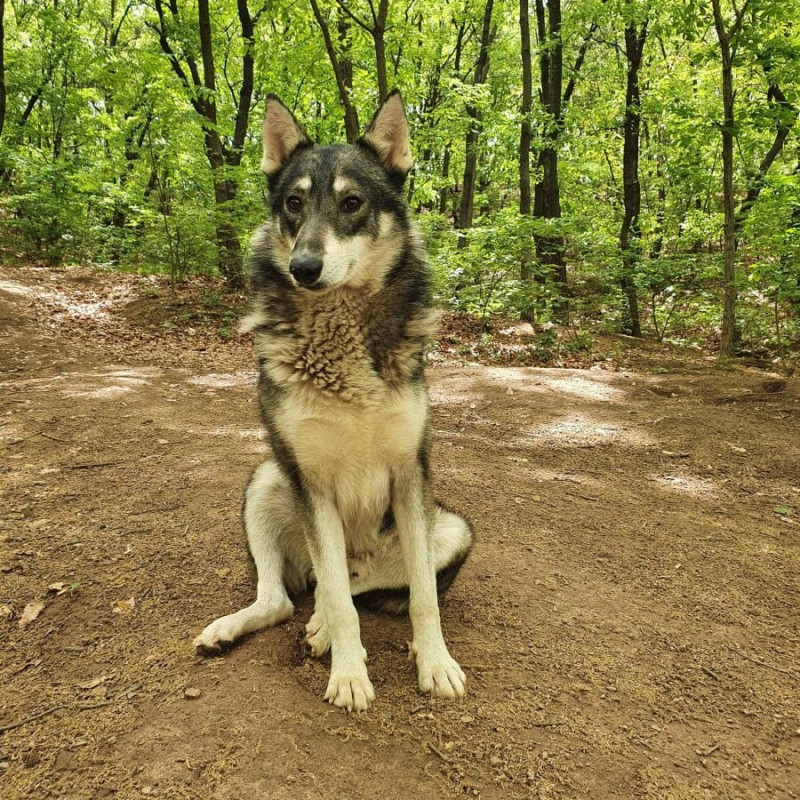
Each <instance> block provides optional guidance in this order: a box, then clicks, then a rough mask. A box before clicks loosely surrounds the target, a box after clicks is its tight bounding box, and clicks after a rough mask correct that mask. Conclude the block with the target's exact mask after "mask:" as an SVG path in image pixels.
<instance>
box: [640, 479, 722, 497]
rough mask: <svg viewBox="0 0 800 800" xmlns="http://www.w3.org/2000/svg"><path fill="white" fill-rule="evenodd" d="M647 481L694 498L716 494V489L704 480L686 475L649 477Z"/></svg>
mask: <svg viewBox="0 0 800 800" xmlns="http://www.w3.org/2000/svg"><path fill="white" fill-rule="evenodd" d="M649 479H650V480H651V481H655V482H656V483H658V484H660V485H661V486H663V487H664V488H665V489H672V490H673V491H676V492H685V493H686V494H691V495H695V496H703V495H706V496H708V495H713V494H716V487H715V486H714V484H713V483H712V482H711V481H708V480H706V479H705V478H697V477H694V476H688V475H650V476H649Z"/></svg>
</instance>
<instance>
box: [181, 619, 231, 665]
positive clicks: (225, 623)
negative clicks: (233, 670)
mask: <svg viewBox="0 0 800 800" xmlns="http://www.w3.org/2000/svg"><path fill="white" fill-rule="evenodd" d="M238 637H239V625H238V623H237V621H236V620H235V615H234V614H229V615H228V616H227V617H220V618H219V619H215V620H214V621H213V622H212V623H211V624H210V625H206V627H205V628H203V632H202V633H201V634H200V635H199V636H198V637H197V638H196V639H195V640H194V642H192V645H193V646H194V649H195V652H196V653H197V654H198V655H200V656H219V655H222V653H224V652H225V651H226V650H227V649H228V648H229V647H230V646H231V645H232V644H233V643H234V642H235V641H236V639H237V638H238Z"/></svg>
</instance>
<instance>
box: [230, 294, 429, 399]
mask: <svg viewBox="0 0 800 800" xmlns="http://www.w3.org/2000/svg"><path fill="white" fill-rule="evenodd" d="M257 308H258V310H257V311H255V312H254V313H253V314H251V315H250V316H249V317H248V318H246V319H245V321H244V322H243V325H242V328H243V329H254V330H255V332H256V353H257V354H258V356H259V357H260V359H261V369H262V371H264V372H265V373H266V376H267V377H268V378H269V379H270V380H271V381H272V382H273V383H274V384H276V385H277V386H281V387H285V388H290V387H296V388H299V389H301V390H308V391H311V392H319V393H322V394H324V395H327V396H329V397H331V398H334V397H335V398H337V399H339V400H341V401H344V402H347V403H355V404H358V405H365V406H367V405H374V404H377V403H381V402H383V401H384V400H385V398H386V395H387V393H388V392H389V391H391V390H392V389H393V388H394V387H396V386H398V385H399V384H400V383H402V382H404V381H407V380H409V379H411V378H412V377H414V376H415V375H417V374H420V373H421V367H422V359H423V354H424V350H425V346H426V344H427V342H428V341H429V339H430V338H432V337H433V335H434V334H435V330H436V322H437V320H438V313H437V312H436V311H435V310H434V309H431V308H424V309H419V310H418V311H417V313H416V314H414V315H412V316H411V317H410V318H409V319H407V320H405V321H402V323H401V324H402V330H399V331H397V334H398V335H397V337H396V341H395V342H394V343H393V344H394V346H393V347H383V346H382V344H383V340H384V339H385V337H386V334H387V331H386V329H385V320H382V319H381V318H380V315H381V308H380V303H376V301H375V295H374V293H371V292H369V291H366V290H358V289H352V288H341V289H334V290H332V291H329V292H325V293H324V294H311V293H303V295H302V296H298V298H297V300H296V302H295V308H294V311H295V312H296V317H295V318H294V320H293V321H292V322H291V323H290V322H288V321H287V320H285V319H282V317H283V315H282V314H275V315H273V313H270V305H269V304H268V300H267V299H266V298H264V300H263V301H259V300H258V299H257ZM273 308H274V306H273Z"/></svg>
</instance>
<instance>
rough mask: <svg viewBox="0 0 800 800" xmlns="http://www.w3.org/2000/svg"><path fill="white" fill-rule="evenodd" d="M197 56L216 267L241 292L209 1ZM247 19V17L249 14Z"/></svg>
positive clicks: (202, 6) (202, 1)
mask: <svg viewBox="0 0 800 800" xmlns="http://www.w3.org/2000/svg"><path fill="white" fill-rule="evenodd" d="M197 9H198V24H199V31H200V55H201V58H202V61H203V83H204V85H205V89H206V91H207V94H206V95H205V96H204V97H203V98H202V99H201V100H200V103H201V105H202V108H203V116H204V117H205V121H204V125H205V129H206V130H205V136H204V137H203V138H204V143H205V149H206V156H207V158H208V162H209V164H210V165H211V172H212V176H213V182H214V202H215V204H216V207H217V208H216V215H215V222H214V228H215V238H216V242H217V267H218V269H219V271H220V274H221V275H222V277H223V278H224V279H225V283H226V285H227V286H228V288H229V289H232V290H234V291H240V290H241V289H243V288H244V285H245V276H244V263H243V260H242V248H241V244H240V242H239V235H238V233H237V231H236V226H235V225H234V224H233V222H232V221H231V203H232V201H233V200H234V198H235V197H236V185H235V184H234V183H233V181H232V180H231V179H230V178H228V177H227V176H226V175H225V167H226V159H225V148H224V147H223V144H222V139H221V138H220V135H219V132H218V130H217V104H216V97H215V96H214V95H215V94H216V91H217V83H216V70H215V67H214V49H213V41H212V39H211V15H210V13H209V0H198V3H197ZM248 16H249V15H248Z"/></svg>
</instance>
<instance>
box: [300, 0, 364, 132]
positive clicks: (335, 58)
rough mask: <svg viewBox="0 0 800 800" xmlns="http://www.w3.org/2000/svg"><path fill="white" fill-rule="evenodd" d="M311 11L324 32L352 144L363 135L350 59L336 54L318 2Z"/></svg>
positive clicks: (314, 2)
mask: <svg viewBox="0 0 800 800" xmlns="http://www.w3.org/2000/svg"><path fill="white" fill-rule="evenodd" d="M311 9H312V10H313V12H314V18H315V19H316V20H317V24H318V25H319V29H320V31H321V32H322V38H323V40H324V42H325V51H326V52H327V54H328V59H329V61H330V62H331V68H332V69H333V76H334V78H335V79H336V88H337V90H338V92H339V102H340V103H341V104H342V108H343V109H344V129H345V135H346V136H347V141H348V142H349V143H350V144H352V143H353V142H355V141H356V139H358V137H359V136H360V135H361V126H360V125H359V122H358V111H357V110H356V107H355V106H354V105H353V100H352V97H351V93H352V90H353V72H352V66H351V65H350V61H349V59H344V60H343V59H340V58H339V55H338V53H337V52H336V47H335V45H334V43H333V37H332V36H331V29H330V26H329V25H328V21H327V19H326V18H325V17H324V16H323V14H322V11H321V10H320V7H319V3H318V2H317V0H311ZM345 31H346V26H343V27H340V28H339V32H340V34H344V35H343V36H341V38H342V39H345V38H346V33H345Z"/></svg>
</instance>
